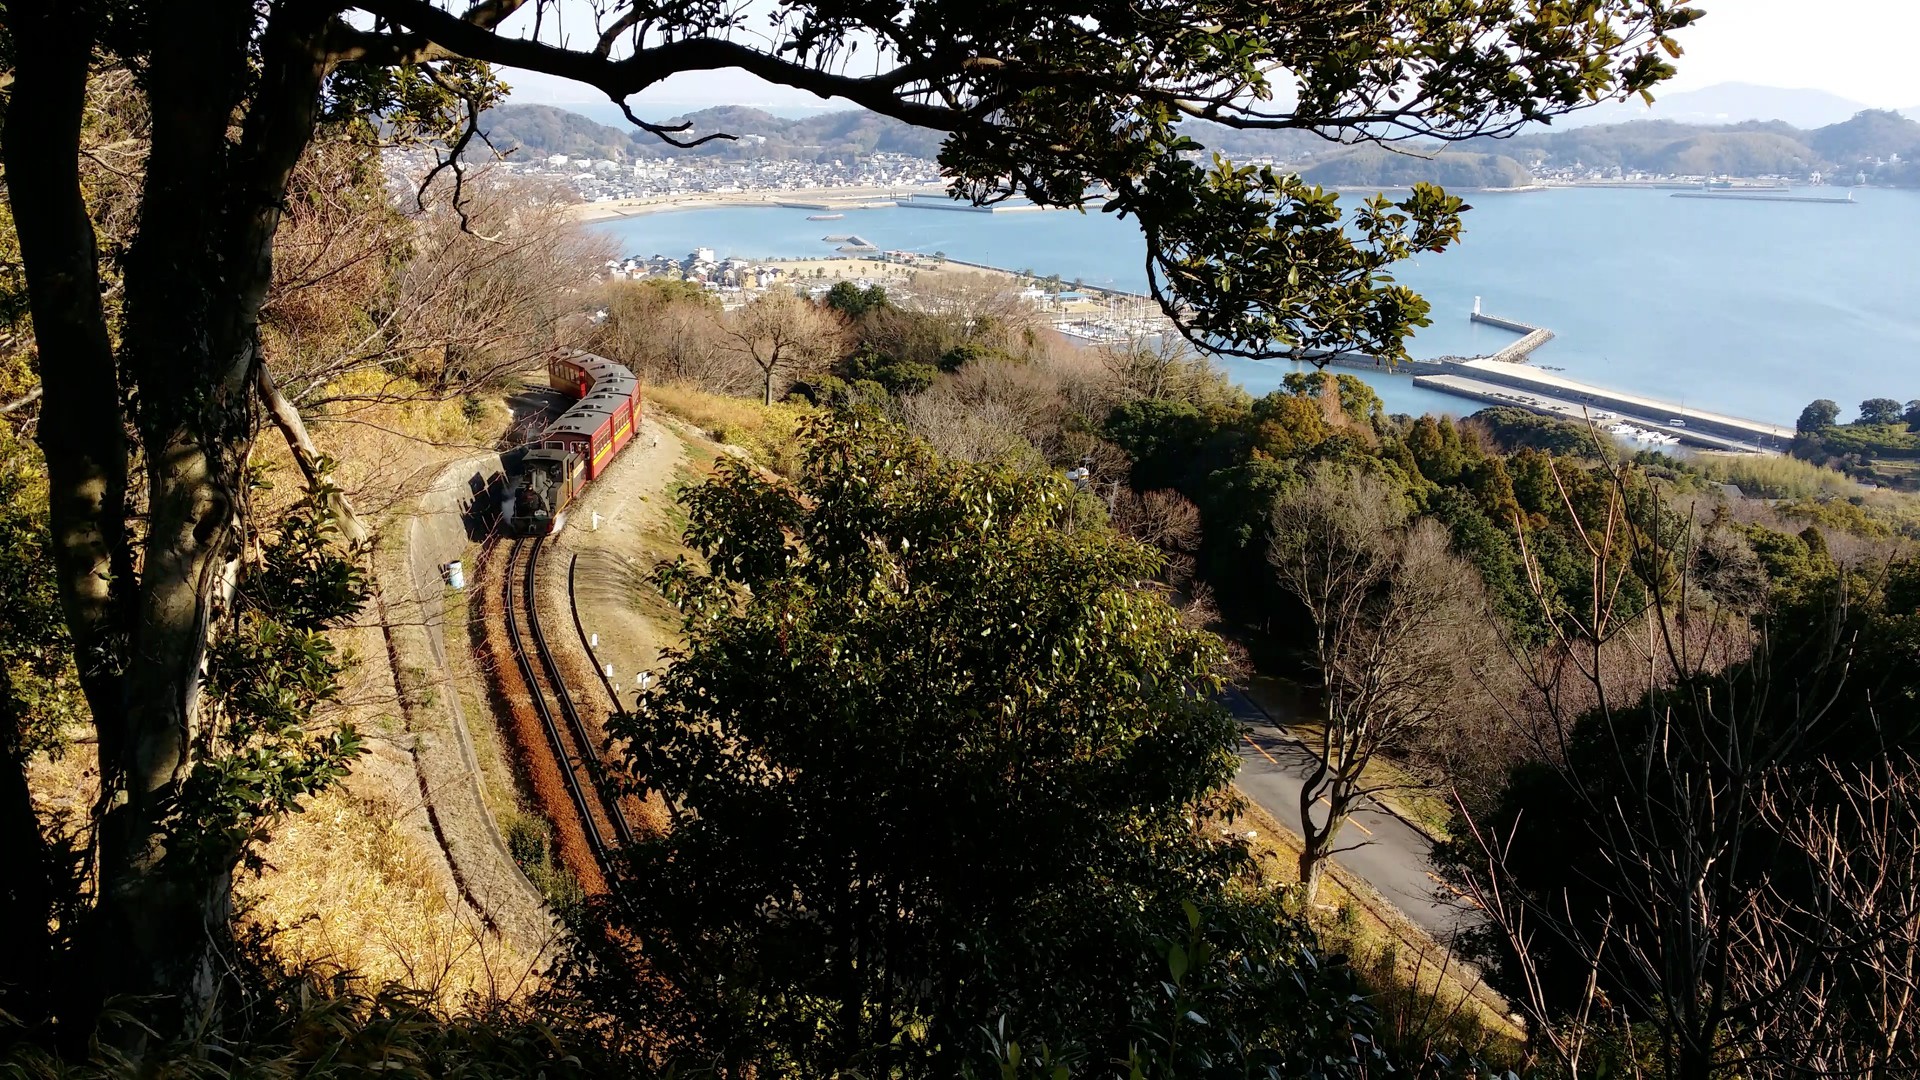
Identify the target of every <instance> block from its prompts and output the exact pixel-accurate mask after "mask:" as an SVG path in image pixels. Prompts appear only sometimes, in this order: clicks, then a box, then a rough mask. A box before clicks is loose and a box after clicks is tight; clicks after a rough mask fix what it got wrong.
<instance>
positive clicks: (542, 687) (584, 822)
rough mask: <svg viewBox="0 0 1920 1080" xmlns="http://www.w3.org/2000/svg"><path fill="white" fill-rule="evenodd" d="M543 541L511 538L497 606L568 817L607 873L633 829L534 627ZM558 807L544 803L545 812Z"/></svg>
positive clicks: (537, 619) (537, 624)
mask: <svg viewBox="0 0 1920 1080" xmlns="http://www.w3.org/2000/svg"><path fill="white" fill-rule="evenodd" d="M543 544H544V538H542V537H534V538H532V539H530V540H524V539H520V540H514V541H513V546H512V547H511V548H510V549H509V550H508V552H507V565H506V572H505V573H504V574H503V575H502V580H503V585H502V591H503V595H502V598H501V599H502V604H501V611H502V613H503V614H504V616H505V619H506V628H507V638H508V641H509V643H510V645H511V647H512V650H513V658H514V661H515V662H516V664H517V666H518V667H519V669H520V678H521V680H522V681H523V682H525V683H526V686H527V698H528V700H530V701H531V702H532V703H533V709H534V712H535V713H536V714H537V715H538V716H539V718H540V726H541V727H542V728H544V729H545V730H546V733H547V746H548V749H549V750H550V751H551V752H552V754H553V760H554V764H555V766H556V767H557V768H558V769H559V771H560V775H561V777H562V779H563V780H564V781H565V783H566V788H567V794H568V795H569V796H570V798H571V801H572V803H573V812H574V816H575V817H576V818H577V820H578V822H579V825H580V830H581V832H582V833H584V834H585V836H586V840H587V846H588V847H589V848H590V849H591V850H592V852H593V857H594V859H595V860H597V861H598V862H599V863H600V866H601V869H602V870H604V871H607V872H608V873H609V876H611V871H612V866H611V857H612V853H613V852H614V851H615V850H616V849H617V848H618V847H621V846H624V845H627V844H630V843H632V842H633V829H632V826H631V825H629V824H628V822H627V818H626V815H625V813H623V812H622V811H621V809H620V800H619V797H618V796H617V795H616V794H614V792H613V791H612V790H611V789H610V788H609V787H608V785H607V781H606V771H605V769H604V768H603V767H602V765H601V762H600V753H599V751H598V750H597V749H596V748H595V746H594V741H593V736H592V734H591V733H590V732H589V731H588V730H587V725H586V723H585V722H584V721H582V720H581V718H580V712H579V710H578V709H577V708H575V706H574V701H573V695H572V694H570V693H569V692H568V691H567V684H566V680H565V679H563V678H562V677H561V675H560V667H559V665H558V664H557V663H556V662H555V661H554V657H553V652H552V650H551V649H549V648H548V647H547V638H546V634H545V633H543V632H542V630H541V628H540V606H539V603H538V600H537V594H536V591H535V584H536V582H537V581H538V572H539V567H540V551H541V547H542V546H543ZM516 571H517V573H516ZM516 588H517V589H518V593H517V595H516ZM559 810H560V808H559V807H550V808H549V813H554V812H557V811H559Z"/></svg>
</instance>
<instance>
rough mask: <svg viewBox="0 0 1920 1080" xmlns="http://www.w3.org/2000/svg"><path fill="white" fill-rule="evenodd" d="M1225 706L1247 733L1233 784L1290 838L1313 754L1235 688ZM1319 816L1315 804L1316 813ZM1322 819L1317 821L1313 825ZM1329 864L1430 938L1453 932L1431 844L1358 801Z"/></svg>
mask: <svg viewBox="0 0 1920 1080" xmlns="http://www.w3.org/2000/svg"><path fill="white" fill-rule="evenodd" d="M1226 705H1227V707H1228V708H1229V709H1231V710H1232V712H1233V716H1234V719H1236V720H1239V721H1240V722H1241V724H1243V725H1244V726H1246V727H1247V728H1249V729H1251V730H1250V732H1249V734H1248V735H1247V736H1245V737H1244V738H1242V739H1241V740H1240V776H1239V779H1238V780H1237V781H1236V783H1238V784H1239V786H1240V790H1241V791H1243V792H1245V793H1246V796H1247V798H1249V799H1252V800H1253V801H1254V802H1256V803H1259V804H1260V806H1261V807H1262V808H1264V809H1265V810H1266V811H1267V812H1268V813H1270V814H1272V815H1273V816H1274V817H1275V818H1276V819H1277V820H1278V821H1279V822H1280V823H1281V824H1282V825H1285V826H1287V827H1288V828H1290V829H1294V830H1296V832H1297V831H1298V828H1299V822H1300V789H1301V788H1302V787H1303V786H1304V785H1305V781H1306V777H1307V776H1308V775H1310V774H1311V772H1312V768H1313V755H1312V754H1310V753H1309V752H1308V751H1307V749H1306V748H1305V747H1303V746H1301V745H1300V744H1299V743H1297V742H1295V741H1294V740H1292V739H1290V738H1288V737H1287V736H1285V735H1283V734H1281V732H1280V730H1279V729H1278V728H1277V727H1275V726H1274V724H1273V722H1272V721H1270V720H1269V719H1267V714H1266V713H1264V712H1261V711H1260V708H1259V707H1258V706H1256V705H1255V704H1254V703H1253V702H1252V701H1251V700H1249V699H1248V698H1247V696H1246V695H1245V694H1244V693H1241V692H1240V690H1239V689H1237V688H1233V689H1229V690H1228V691H1227V694H1226ZM1318 810H1319V811H1320V812H1321V813H1324V812H1325V810H1326V804H1325V803H1324V802H1323V803H1321V804H1320V806H1319V807H1318ZM1320 820H1324V819H1320ZM1334 847H1335V848H1336V849H1346V850H1341V851H1339V853H1338V854H1336V855H1335V856H1334V861H1335V862H1338V863H1339V864H1340V865H1341V866H1342V867H1344V868H1346V869H1347V870H1348V871H1350V872H1351V873H1353V874H1356V875H1358V876H1359V877H1360V878H1362V879H1363V880H1365V881H1366V883H1367V884H1369V885H1371V886H1373V887H1374V889H1375V890H1377V891H1378V892H1379V893H1380V895H1381V896H1383V897H1385V898H1386V899H1387V902H1388V903H1391V904H1392V905H1393V906H1394V907H1397V908H1399V909H1400V910H1401V911H1402V912H1404V913H1406V915H1407V917H1408V918H1410V919H1412V920H1413V921H1414V922H1415V923H1417V924H1419V926H1420V927H1421V928H1422V929H1424V930H1426V931H1427V932H1428V933H1430V934H1433V935H1434V936H1436V937H1441V938H1444V937H1445V936H1446V935H1448V934H1451V933H1452V932H1453V931H1455V930H1457V929H1459V928H1460V926H1461V925H1462V920H1463V919H1464V917H1465V913H1464V912H1463V911H1462V909H1461V908H1459V907H1458V906H1455V905H1453V904H1450V903H1447V902H1445V901H1443V900H1442V899H1441V898H1440V896H1439V895H1438V893H1437V885H1438V882H1437V880H1436V879H1435V878H1434V877H1433V875H1432V873H1431V871H1430V868H1429V863H1428V857H1429V855H1430V854H1431V852H1432V847H1433V845H1432V843H1431V842H1430V841H1429V840H1428V839H1427V837H1426V835H1425V834H1424V833H1422V832H1420V831H1419V830H1418V829H1415V828H1413V827H1412V826H1411V825H1408V824H1407V823H1406V822H1404V821H1401V820H1400V819H1399V818H1397V817H1394V816H1393V815H1392V814H1389V813H1387V812H1386V811H1385V810H1382V809H1381V808H1380V807H1379V806H1378V805H1377V804H1375V803H1374V802H1373V801H1372V800H1371V799H1368V800H1364V801H1363V802H1362V803H1361V805H1360V807H1359V808H1358V809H1356V810H1355V811H1354V812H1353V816H1352V817H1351V818H1349V819H1348V821H1347V824H1346V827H1345V828H1343V829H1341V830H1340V835H1339V837H1338V838H1337V839H1336V840H1335V841H1334Z"/></svg>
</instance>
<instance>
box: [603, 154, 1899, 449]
mask: <svg viewBox="0 0 1920 1080" xmlns="http://www.w3.org/2000/svg"><path fill="white" fill-rule="evenodd" d="M1820 193H1821V194H1826V195H1835V194H1839V192H1838V191H1836V190H1834V189H1822V190H1821V192H1820ZM1670 196H1671V193H1670V192H1666V191H1636V190H1623V189H1611V188H1570V189H1552V190H1546V191H1532V192H1515V193H1498V194H1495V193H1486V194H1474V195H1469V196H1467V199H1468V201H1469V202H1470V203H1471V204H1472V205H1473V209H1472V211H1470V212H1469V213H1468V214H1467V216H1466V236H1465V239H1464V240H1463V241H1462V242H1461V243H1460V244H1458V245H1456V246H1455V247H1454V248H1452V249H1450V250H1448V251H1446V252H1443V253H1442V254H1439V255H1427V256H1422V257H1421V258H1420V259H1418V260H1417V261H1415V262H1413V263H1409V264H1405V265H1403V266H1401V267H1400V268H1398V270H1397V271H1396V274H1397V277H1398V278H1399V280H1400V281H1401V282H1403V283H1404V284H1406V285H1408V286H1410V287H1412V288H1414V289H1415V290H1417V291H1418V292H1420V293H1421V294H1422V295H1424V296H1425V297H1426V298H1427V299H1428V301H1430V302H1431V303H1432V305H1433V314H1432V317H1433V325H1432V326H1430V327H1427V328H1425V329H1422V330H1420V331H1419V332H1417V333H1416V334H1415V335H1414V338H1413V340H1412V342H1411V344H1410V346H1409V348H1410V351H1411V352H1412V353H1413V355H1414V356H1417V357H1428V356H1442V355H1450V354H1451V355H1472V354H1476V353H1491V352H1494V351H1495V350H1497V349H1499V348H1501V347H1503V346H1505V345H1507V344H1509V343H1511V342H1512V341H1513V340H1515V335H1513V334H1510V333H1507V332H1505V331H1502V330H1497V329H1495V328H1493V327H1488V326H1481V325H1478V324H1475V323H1472V322H1470V321H1469V320H1468V317H1467V316H1468V314H1469V313H1470V312H1471V311H1472V310H1473V303H1474V298H1475V297H1479V298H1481V302H1482V303H1483V305H1484V307H1485V310H1486V311H1488V312H1489V313H1491V314H1496V315H1502V316H1505V317H1507V318H1511V319H1518V320H1521V321H1523V322H1528V323H1532V324H1534V325H1536V326H1544V327H1547V328H1549V329H1552V330H1553V331H1554V332H1555V333H1556V334H1557V335H1558V336H1557V337H1556V338H1555V340H1553V341H1552V342H1550V343H1549V344H1548V345H1546V346H1545V347H1544V348H1542V349H1540V350H1539V351H1538V352H1536V353H1534V354H1533V362H1534V363H1536V364H1540V365H1543V366H1548V367H1554V368H1561V369H1564V371H1565V373H1566V374H1567V375H1568V376H1569V377H1572V378H1576V379H1581V380H1584V381H1587V382H1591V383H1597V384H1599V385H1602V386H1610V387H1614V388H1617V389H1622V390H1629V391H1635V392H1639V393H1643V394H1651V395H1654V396H1657V397H1661V398H1665V399H1669V400H1672V401H1676V402H1679V403H1681V404H1684V405H1690V406H1694V407H1697V408H1703V409H1711V410H1715V411H1720V412H1725V413H1731V414H1733V415H1737V416H1746V417H1751V418H1754V419H1760V420H1771V421H1775V422H1778V423H1787V424H1790V423H1792V422H1793V420H1794V418H1795V417H1797V416H1798V415H1799V413H1800V409H1801V407H1802V406H1804V405H1805V404H1806V403H1807V402H1809V401H1811V400H1813V399H1814V398H1822V397H1824V398H1832V399H1834V400H1835V401H1838V402H1840V403H1841V405H1842V408H1843V409H1844V410H1845V411H1846V415H1851V412H1852V408H1853V406H1854V405H1855V404H1856V403H1858V402H1859V401H1861V400H1863V399H1866V398H1870V397H1890V398H1895V399H1897V400H1900V401H1906V400H1908V399H1911V398H1920V192H1916V191H1885V190H1870V189H1862V190H1858V191H1856V192H1855V193H1854V197H1855V199H1856V200H1857V202H1856V203H1855V204H1853V205H1839V204H1820V203H1785V202H1734V201H1719V200H1698V199H1675V198H1671V197H1670ZM1352 198H1353V196H1348V199H1349V200H1351V199H1352ZM811 212H813V211H807V210H793V209H781V208H760V207H741V208H726V209H713V210H688V211H678V212H668V213H659V214H649V215H645V216H641V217H634V218H626V219H620V220H616V221H610V222H600V223H596V224H595V225H593V226H591V227H592V228H595V229H599V230H602V231H605V232H607V233H609V234H611V235H613V236H614V237H616V238H617V239H618V242H619V243H620V245H621V246H622V248H623V249H624V252H623V253H624V254H629V255H652V254H655V253H662V254H668V255H674V256H679V255H683V254H685V253H686V252H689V251H691V250H693V249H694V248H696V247H711V248H713V249H715V251H716V252H717V253H719V254H720V255H721V256H723V257H725V256H729V255H737V256H742V257H749V258H773V257H785V258H793V257H800V256H825V255H830V254H832V253H833V247H834V245H831V244H827V243H825V242H823V239H822V238H823V237H825V236H827V235H829V234H844V233H858V234H859V235H860V236H862V237H865V238H866V239H867V240H869V241H871V242H872V243H874V244H876V245H878V246H880V247H881V248H887V249H903V250H910V251H919V252H925V253H929V254H931V253H932V252H935V251H944V252H945V253H946V254H947V255H949V256H952V257H953V258H957V259H965V260H968V261H971V262H980V263H986V264H988V265H992V266H1002V267H1008V268H1010V269H1031V270H1033V271H1034V272H1035V273H1038V274H1041V275H1046V274H1059V275H1060V276H1061V277H1062V278H1064V279H1066V280H1068V281H1071V280H1073V279H1075V278H1079V279H1082V280H1084V281H1085V282H1087V283H1088V284H1091V285H1103V286H1109V287H1113V288H1119V289H1126V290H1130V291H1144V288H1145V283H1146V282H1145V270H1144V258H1145V245H1144V243H1143V241H1142V239H1141V237H1140V233H1139V231H1138V229H1136V228H1135V227H1134V225H1133V223H1132V222H1131V221H1120V220H1117V219H1115V218H1114V217H1113V216H1112V215H1107V214H1100V213H1089V214H1079V213H1074V212H1071V211H1047V212H1029V213H1006V214H976V213H964V212H954V211H945V210H923V209H904V208H885V209H876V210H853V211H847V212H846V216H845V217H844V218H843V219H841V220H839V221H833V222H820V221H808V220H807V215H808V214H809V213H811ZM1226 367H1227V369H1228V371H1229V373H1230V374H1231V375H1232V377H1233V378H1234V379H1235V381H1237V382H1239V383H1241V384H1242V385H1244V386H1245V387H1246V388H1247V389H1248V390H1250V391H1252V392H1254V393H1256V394H1258V393H1264V392H1265V391H1267V390H1268V389H1271V388H1272V387H1274V386H1276V385H1278V383H1279V381H1280V379H1281V377H1282V376H1283V375H1284V374H1285V373H1286V372H1287V371H1288V370H1291V367H1290V366H1289V365H1286V364H1270V363H1260V362H1255V361H1230V362H1228V363H1227V364H1226ZM1368 379H1369V381H1370V382H1373V383H1374V384H1375V386H1376V387H1377V388H1378V389H1379V390H1380V392H1381V396H1382V397H1383V398H1384V399H1385V400H1386V402H1387V404H1388V407H1389V408H1390V409H1392V410H1393V411H1396V412H1412V413H1420V412H1437V413H1445V412H1450V413H1455V414H1461V413H1466V412H1472V411H1473V410H1474V408H1476V406H1475V405H1474V404H1473V403H1471V402H1468V401H1465V400H1462V399H1460V398H1453V397H1447V396H1445V395H1441V394H1436V393H1432V392H1429V391H1423V390H1419V389H1416V388H1415V387H1413V385H1412V384H1411V381H1410V380H1409V379H1408V378H1406V377H1404V376H1395V375H1369V376H1368Z"/></svg>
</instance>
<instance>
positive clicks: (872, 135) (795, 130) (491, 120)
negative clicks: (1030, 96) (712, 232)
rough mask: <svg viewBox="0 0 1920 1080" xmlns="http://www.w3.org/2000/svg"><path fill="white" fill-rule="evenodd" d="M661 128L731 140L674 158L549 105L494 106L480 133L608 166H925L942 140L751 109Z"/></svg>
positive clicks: (520, 150) (878, 119) (634, 136)
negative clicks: (891, 159)
mask: <svg viewBox="0 0 1920 1080" xmlns="http://www.w3.org/2000/svg"><path fill="white" fill-rule="evenodd" d="M668 122H670V123H676V124H677V123H683V122H684V123H689V124H691V125H692V127H691V128H690V129H689V130H688V131H687V132H685V133H682V134H681V135H680V137H681V138H687V137H689V136H699V135H705V134H709V133H712V132H725V133H726V134H729V135H733V136H735V138H734V139H717V140H715V141H713V142H710V143H706V144H704V145H702V146H698V147H695V148H693V149H691V150H681V149H679V148H677V147H673V146H669V145H667V144H666V143H664V142H662V141H661V140H659V139H657V138H655V137H654V136H652V135H649V134H647V133H645V132H641V131H637V130H634V129H631V128H620V127H614V126H611V125H608V124H602V123H598V122H596V121H594V120H591V119H589V118H587V117H585V116H582V115H580V114H579V113H575V112H569V111H568V110H566V109H562V108H557V107H555V106H552V105H501V106H498V107H496V108H493V109H489V110H488V111H487V113H486V115H485V116H484V117H483V118H482V127H483V130H485V131H486V132H487V135H488V138H489V139H490V140H491V141H492V142H493V145H494V146H495V148H497V149H498V150H500V151H501V152H503V153H508V154H510V155H511V156H513V157H516V158H526V157H536V156H537V157H544V156H546V155H548V154H566V155H567V156H569V157H575V156H579V157H596V158H611V159H613V160H615V161H632V160H634V159H636V158H658V157H675V156H681V157H706V158H718V159H723V160H738V159H744V158H771V159H774V160H781V161H786V160H799V161H829V160H832V159H834V158H848V157H864V156H866V155H868V154H873V153H895V154H907V155H910V156H913V157H922V158H932V157H934V156H936V155H938V154H939V152H940V143H941V140H942V138H943V136H942V135H941V134H940V133H939V132H936V131H927V130H924V129H921V128H915V127H911V126H909V125H907V124H903V123H901V122H899V121H897V120H893V119H890V118H887V117H883V116H878V115H875V114H873V113H868V112H860V111H847V112H834V113H826V114H824V115H821V116H813V117H807V118H805V119H797V120H788V119H783V118H781V117H778V116H774V115H772V114H771V113H765V112H761V111H760V110H758V109H746V108H740V107H737V106H721V107H717V108H712V109H701V110H699V111H697V112H693V113H689V114H687V115H685V116H676V117H672V118H670V119H669V121H668Z"/></svg>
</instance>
